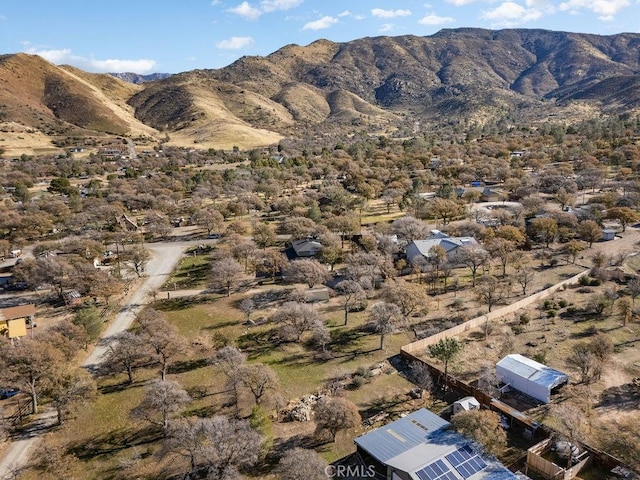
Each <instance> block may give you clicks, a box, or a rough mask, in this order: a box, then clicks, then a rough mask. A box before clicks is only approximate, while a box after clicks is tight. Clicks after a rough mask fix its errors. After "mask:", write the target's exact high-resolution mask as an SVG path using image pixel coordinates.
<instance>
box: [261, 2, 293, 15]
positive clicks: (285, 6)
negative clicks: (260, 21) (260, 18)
mask: <svg viewBox="0 0 640 480" xmlns="http://www.w3.org/2000/svg"><path fill="white" fill-rule="evenodd" d="M301 3H302V0H262V2H260V7H262V11H263V12H275V11H276V10H289V9H290V8H294V7H297V6H298V5H300V4H301Z"/></svg>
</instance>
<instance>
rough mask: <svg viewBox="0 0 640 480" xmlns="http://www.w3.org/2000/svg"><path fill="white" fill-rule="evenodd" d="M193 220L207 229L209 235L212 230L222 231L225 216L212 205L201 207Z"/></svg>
mask: <svg viewBox="0 0 640 480" xmlns="http://www.w3.org/2000/svg"><path fill="white" fill-rule="evenodd" d="M193 222H194V223H195V224H196V225H198V226H199V227H203V228H206V229H207V235H211V232H216V233H222V230H223V228H224V217H223V216H222V214H221V213H220V212H219V211H218V210H216V209H215V208H213V207H212V206H209V207H205V208H201V209H199V210H198V211H197V212H196V213H195V214H194V215H193Z"/></svg>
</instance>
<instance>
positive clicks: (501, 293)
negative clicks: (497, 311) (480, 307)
mask: <svg viewBox="0 0 640 480" xmlns="http://www.w3.org/2000/svg"><path fill="white" fill-rule="evenodd" d="M475 293H476V296H477V297H478V300H480V301H481V302H482V303H484V304H486V305H487V307H488V309H489V311H491V309H492V308H493V306H494V305H496V304H497V303H499V302H501V301H502V300H503V299H504V298H505V296H506V291H505V289H504V288H503V286H502V284H501V283H500V281H499V280H498V279H497V278H496V277H494V276H493V275H488V276H484V277H482V278H480V280H478V283H477V285H476V286H475Z"/></svg>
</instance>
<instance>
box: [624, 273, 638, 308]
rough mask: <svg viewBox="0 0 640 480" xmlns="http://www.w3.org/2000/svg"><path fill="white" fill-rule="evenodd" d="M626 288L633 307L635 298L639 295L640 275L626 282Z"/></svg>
mask: <svg viewBox="0 0 640 480" xmlns="http://www.w3.org/2000/svg"><path fill="white" fill-rule="evenodd" d="M627 290H629V293H630V294H631V302H632V305H633V307H634V308H635V306H636V298H637V297H638V295H640V277H634V278H632V279H631V280H629V282H628V283H627Z"/></svg>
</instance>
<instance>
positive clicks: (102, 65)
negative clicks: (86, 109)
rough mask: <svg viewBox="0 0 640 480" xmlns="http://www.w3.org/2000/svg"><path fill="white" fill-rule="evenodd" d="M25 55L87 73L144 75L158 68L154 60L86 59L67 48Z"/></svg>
mask: <svg viewBox="0 0 640 480" xmlns="http://www.w3.org/2000/svg"><path fill="white" fill-rule="evenodd" d="M27 53H31V54H33V55H39V56H41V57H42V58H44V59H45V60H48V61H49V62H51V63H55V64H56V65H61V64H69V65H74V66H76V67H78V68H81V69H83V70H86V71H89V72H99V73H107V72H114V73H118V72H134V73H140V74H145V73H151V72H153V71H155V70H156V68H157V67H158V63H157V62H156V61H155V60H148V59H139V60H123V59H118V58H110V59H107V60H98V59H95V58H86V57H83V56H81V55H75V54H74V53H73V52H72V51H71V50H70V49H68V48H63V49H59V50H56V49H37V48H30V49H29V50H28V51H27Z"/></svg>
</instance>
